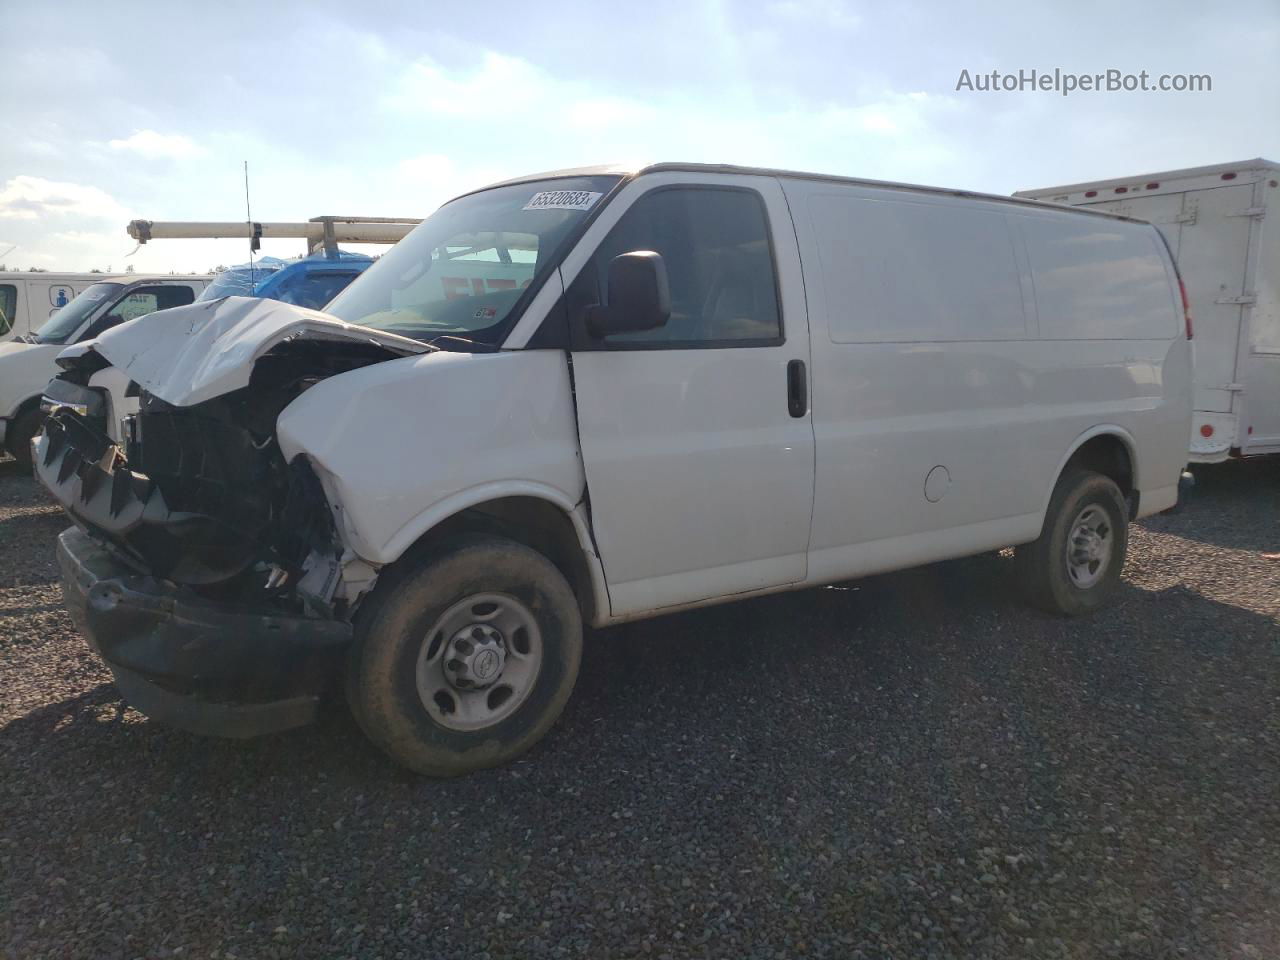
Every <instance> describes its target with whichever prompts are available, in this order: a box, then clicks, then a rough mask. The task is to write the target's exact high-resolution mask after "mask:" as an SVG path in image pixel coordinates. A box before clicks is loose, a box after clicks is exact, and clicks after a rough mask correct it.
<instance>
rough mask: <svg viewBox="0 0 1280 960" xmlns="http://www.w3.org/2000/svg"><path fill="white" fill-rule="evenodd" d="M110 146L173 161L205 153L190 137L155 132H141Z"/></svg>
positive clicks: (113, 148) (116, 141)
mask: <svg viewBox="0 0 1280 960" xmlns="http://www.w3.org/2000/svg"><path fill="white" fill-rule="evenodd" d="M109 146H110V147H111V149H112V150H128V151H130V152H132V153H137V154H141V155H142V156H144V157H165V158H168V159H171V160H178V159H182V158H184V157H194V156H197V155H198V154H200V153H203V151H202V150H201V149H200V147H199V145H197V144H196V142H195V141H194V140H192V139H191V138H190V137H184V136H183V135H182V134H180V133H157V132H156V131H154V130H139V131H138V132H137V133H135V134H134V135H133V136H131V137H126V138H125V139H123V140H112V141H111V143H110V144H109Z"/></svg>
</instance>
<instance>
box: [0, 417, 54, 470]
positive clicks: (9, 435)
mask: <svg viewBox="0 0 1280 960" xmlns="http://www.w3.org/2000/svg"><path fill="white" fill-rule="evenodd" d="M43 424H44V414H43V413H41V412H40V411H39V410H35V409H33V410H27V411H25V412H24V413H20V414H18V416H16V417H14V418H13V419H12V420H10V421H9V429H8V430H7V431H6V432H5V438H4V442H5V446H6V447H8V448H9V452H10V453H11V454H13V458H14V459H15V460H17V461H18V463H20V464H21V465H22V466H23V467H30V466H31V441H32V440H33V439H35V435H36V434H37V433H39V432H40V427H41V426H42V425H43Z"/></svg>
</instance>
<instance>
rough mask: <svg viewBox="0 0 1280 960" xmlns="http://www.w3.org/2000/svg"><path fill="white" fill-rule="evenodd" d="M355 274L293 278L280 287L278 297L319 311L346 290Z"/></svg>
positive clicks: (318, 274)
mask: <svg viewBox="0 0 1280 960" xmlns="http://www.w3.org/2000/svg"><path fill="white" fill-rule="evenodd" d="M355 277H356V275H355V274H354V273H307V274H303V275H301V276H297V277H291V278H289V279H288V280H286V281H285V282H284V283H282V284H281V285H280V290H279V293H278V295H277V296H276V299H277V300H280V301H282V302H283V303H292V304H293V305H294V306H298V307H306V308H307V309H309V310H319V309H320V308H321V307H323V306H324V305H325V304H326V303H328V302H329V301H330V300H332V299H333V298H334V297H336V296H337V295H338V294H340V293H341V292H342V291H343V290H344V289H346V286H347V284H349V283H350V282H351V281H352V280H354V279H355Z"/></svg>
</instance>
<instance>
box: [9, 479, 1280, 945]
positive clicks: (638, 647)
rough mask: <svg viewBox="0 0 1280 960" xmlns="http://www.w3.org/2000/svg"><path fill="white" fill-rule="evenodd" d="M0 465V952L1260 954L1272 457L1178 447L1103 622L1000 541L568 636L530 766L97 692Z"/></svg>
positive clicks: (99, 680)
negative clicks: (422, 766)
mask: <svg viewBox="0 0 1280 960" xmlns="http://www.w3.org/2000/svg"><path fill="white" fill-rule="evenodd" d="M63 526H64V523H63V521H62V519H61V517H60V515H59V514H58V512H57V511H56V510H55V509H53V508H52V507H51V506H49V505H48V504H47V502H46V501H44V500H43V499H42V497H41V496H40V495H39V494H38V492H37V489H36V487H35V485H34V484H33V483H32V482H31V481H30V480H29V479H28V478H26V477H24V476H21V475H20V474H19V473H18V471H17V470H16V467H15V466H14V465H13V464H4V465H0V956H2V957H6V958H19V957H22V958H26V957H46V956H47V957H93V958H107V957H125V958H130V957H169V956H183V957H214V956H216V957H231V956H235V957H241V958H257V957H291V958H292V957H326V958H329V957H334V958H336V957H348V956H349V957H412V958H444V957H476V958H479V957H493V958H499V957H519V958H534V957H588V958H593V960H594V958H603V957H630V956H635V957H654V958H658V957H664V956H667V957H673V958H674V957H702V956H707V957H712V956H714V957H726V958H735V960H736V958H745V957H788V958H790V957H841V958H845V957H865V958H868V960H870V958H877V960H878V958H884V957H1072V958H1075V957H1080V958H1086V957H1087V958H1095V957H1173V956H1178V957H1191V958H1196V960H1202V958H1213V957H1240V958H1274V957H1277V956H1280V721H1278V719H1277V718H1278V717H1280V712H1278V711H1277V705H1278V704H1277V699H1278V698H1280V559H1277V558H1275V557H1270V558H1268V556H1267V554H1269V553H1272V554H1274V553H1276V552H1277V551H1280V463H1247V464H1227V465H1224V466H1222V467H1218V468H1213V469H1206V470H1203V471H1201V473H1200V486H1199V487H1198V488H1197V491H1196V496H1195V499H1194V500H1193V502H1192V503H1191V505H1190V506H1189V507H1188V508H1186V509H1185V510H1184V511H1183V512H1181V513H1179V514H1175V515H1167V516H1161V517H1158V518H1153V519H1151V520H1149V521H1145V522H1143V523H1142V524H1140V525H1138V527H1137V528H1136V529H1135V530H1134V533H1133V539H1132V552H1131V557H1130V561H1129V565H1128V568H1127V573H1126V578H1125V580H1126V582H1125V586H1124V591H1123V594H1122V596H1121V597H1120V599H1119V602H1118V603H1117V604H1116V605H1115V606H1114V607H1113V608H1111V609H1110V610H1109V611H1107V612H1106V613H1104V614H1102V615H1099V616H1097V617H1094V618H1093V619H1088V620H1078V621H1070V622H1068V621H1063V620H1057V619H1051V618H1048V617H1045V616H1042V615H1039V614H1036V613H1033V612H1030V611H1028V610H1027V609H1026V608H1025V607H1023V606H1022V605H1020V603H1019V602H1018V600H1017V598H1016V597H1015V596H1014V594H1013V592H1012V590H1011V588H1010V586H1009V560H1008V558H1007V557H1006V556H1000V557H994V556H990V557H985V558H977V559H972V560H966V561H961V562H956V563H949V564H942V565H938V566H934V567H930V568H928V569H925V570H920V571H914V572H910V573H905V574H897V575H893V576H886V577H878V578H873V579H869V580H864V581H860V582H858V583H854V584H848V585H844V586H841V587H834V588H829V589H825V590H814V591H808V592H805V593H799V594H792V595H787V596H778V597H772V598H766V599H760V600H755V601H750V602H745V603H741V604H737V605H731V606H725V607H720V608H714V609H709V610H704V611H699V612H695V613H690V614H683V615H678V616H671V617H667V618H663V619H660V620H656V621H651V622H648V623H643V624H636V625H633V626H630V627H626V628H618V629H614V630H609V631H604V632H601V633H599V634H596V635H595V636H594V637H592V638H590V641H591V642H590V643H589V645H588V647H587V652H586V656H585V660H584V663H583V669H582V675H581V678H580V680H579V681H578V688H577V692H576V693H575V695H574V697H573V699H572V700H571V701H570V704H569V707H568V709H567V711H566V713H565V716H564V718H563V719H562V720H561V722H560V723H559V724H558V725H557V727H556V728H555V729H554V731H553V732H552V734H551V735H550V737H549V738H548V739H547V740H546V741H545V742H544V743H543V744H542V745H541V746H539V747H538V748H537V749H535V750H534V752H533V753H532V754H531V755H530V756H529V757H528V758H527V759H526V760H525V761H523V762H520V763H517V764H515V765H513V766H511V767H507V768H505V769H501V770H496V771H490V772H488V773H485V774H481V775H478V776H473V777H470V778H468V779H464V780H461V781H451V782H446V783H439V782H431V781H426V780H419V779H415V778H413V777H412V776H409V775H407V774H404V773H402V772H400V771H399V770H397V769H395V768H394V767H392V766H391V765H390V764H389V763H388V762H386V761H385V760H383V759H382V758H381V756H380V755H379V754H377V753H376V752H375V751H374V750H373V749H372V748H371V747H369V746H368V745H367V744H366V743H365V741H364V740H363V739H362V738H361V736H360V734H359V733H358V731H357V730H356V729H355V727H354V725H353V723H352V722H351V721H350V720H349V719H348V718H347V717H346V715H345V714H344V713H343V712H342V710H340V709H335V710H334V711H332V713H331V714H330V715H328V716H326V718H325V719H324V720H323V722H322V723H320V724H319V725H317V726H316V727H313V728H311V729H308V730H304V731H299V732H296V733H291V734H287V735H282V736H276V737H271V738H266V739H262V740H258V741H254V742H251V743H247V744H237V743H227V742H218V741H211V740H204V739H199V738H197V737H193V736H189V735H186V734H183V733H180V732H175V731H172V730H166V729H164V728H163V727H160V726H157V725H155V724H152V723H149V722H147V721H146V720H145V719H144V718H142V717H141V716H140V715H138V714H137V713H136V712H134V711H132V710H130V709H128V708H126V707H124V706H123V705H122V704H121V702H120V699H119V697H118V696H117V694H116V692H115V689H114V688H113V686H112V685H111V683H110V682H109V676H108V674H107V672H106V671H105V670H104V669H103V667H102V666H101V665H100V664H99V663H98V662H96V661H95V660H94V658H93V657H92V656H91V655H90V654H89V653H88V652H87V650H86V649H85V646H84V644H83V643H82V641H81V640H80V639H79V637H78V636H77V635H76V633H75V631H74V629H73V628H72V626H71V624H70V622H69V621H68V619H67V618H66V616H65V615H64V614H63V613H62V610H61V607H60V604H59V596H58V590H57V588H56V585H55V575H56V571H55V564H54V561H53V538H54V535H55V534H56V533H57V532H58V531H59V530H60V529H61V528H62V527H63Z"/></svg>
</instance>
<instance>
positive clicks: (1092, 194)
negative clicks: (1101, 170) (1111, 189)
mask: <svg viewBox="0 0 1280 960" xmlns="http://www.w3.org/2000/svg"><path fill="white" fill-rule="evenodd" d="M1084 195H1085V198H1086V199H1088V198H1089V197H1096V196H1097V195H1098V191H1097V190H1086V191H1085V192H1084Z"/></svg>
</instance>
